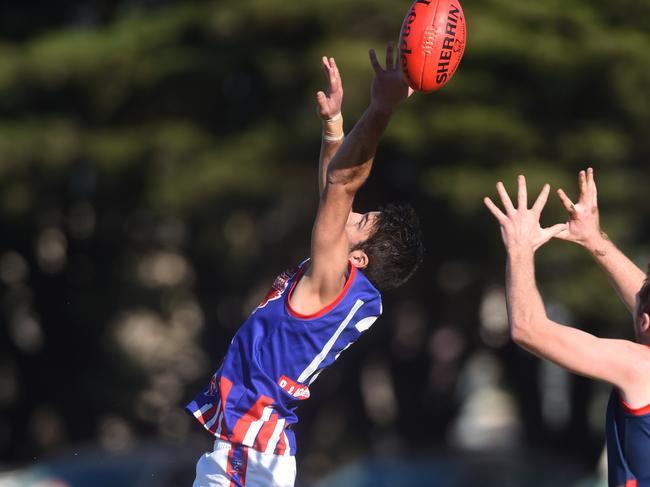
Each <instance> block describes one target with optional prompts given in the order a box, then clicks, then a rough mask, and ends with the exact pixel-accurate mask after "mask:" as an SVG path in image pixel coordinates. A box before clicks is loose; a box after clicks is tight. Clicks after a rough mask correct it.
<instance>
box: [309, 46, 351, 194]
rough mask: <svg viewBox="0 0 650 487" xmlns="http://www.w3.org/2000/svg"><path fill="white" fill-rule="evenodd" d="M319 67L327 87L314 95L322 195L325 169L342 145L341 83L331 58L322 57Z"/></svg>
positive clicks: (337, 69)
mask: <svg viewBox="0 0 650 487" xmlns="http://www.w3.org/2000/svg"><path fill="white" fill-rule="evenodd" d="M321 65H322V66H323V69H324V70H325V74H326V75H327V80H328V87H327V89H326V90H325V91H319V92H318V93H316V105H317V110H318V116H319V117H320V119H321V121H322V123H323V136H322V140H321V146H320V157H319V158H318V194H319V195H322V194H323V190H324V189H325V179H326V177H327V168H328V167H329V164H330V161H331V160H332V157H334V154H336V152H337V151H338V150H339V147H341V144H343V138H344V137H345V133H344V132H343V114H342V113H341V105H342V104H343V83H342V82H341V75H340V73H339V68H338V66H337V65H336V61H335V60H334V58H333V57H331V58H327V57H325V56H323V58H322V59H321Z"/></svg>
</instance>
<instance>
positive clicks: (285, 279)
mask: <svg viewBox="0 0 650 487" xmlns="http://www.w3.org/2000/svg"><path fill="white" fill-rule="evenodd" d="M295 272H296V271H295V269H289V270H287V271H284V272H283V273H282V274H280V275H279V276H278V277H276V278H275V281H274V282H273V285H272V286H271V289H269V292H268V293H266V296H264V299H262V302H261V303H260V305H259V306H258V308H263V307H264V306H266V305H267V304H268V303H269V301H275V300H276V299H279V298H280V296H282V294H283V293H284V291H285V290H286V289H287V285H288V284H289V279H291V276H293V275H294V273H295Z"/></svg>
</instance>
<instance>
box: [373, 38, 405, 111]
mask: <svg viewBox="0 0 650 487" xmlns="http://www.w3.org/2000/svg"><path fill="white" fill-rule="evenodd" d="M370 64H372V69H374V71H375V79H374V80H373V82H372V104H373V105H374V106H375V107H376V108H379V109H381V110H384V111H387V112H392V111H393V109H394V108H395V107H396V106H397V105H398V104H399V103H401V102H403V101H404V100H406V99H407V98H408V97H409V96H411V95H412V94H413V89H412V88H411V87H410V86H409V85H408V84H407V83H406V81H405V80H404V76H403V75H402V71H401V69H400V67H399V55H397V53H396V52H395V47H394V45H393V43H392V42H389V43H388V44H387V45H386V68H382V67H381V65H380V64H379V61H378V60H377V53H376V52H375V50H374V49H370Z"/></svg>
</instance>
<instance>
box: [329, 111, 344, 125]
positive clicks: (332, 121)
mask: <svg viewBox="0 0 650 487" xmlns="http://www.w3.org/2000/svg"><path fill="white" fill-rule="evenodd" d="M342 116H343V115H341V112H339V113H337V114H336V115H334V116H333V117H332V118H328V119H327V120H325V121H326V122H327V123H334V122H336V121H337V120H340V119H341V117H342Z"/></svg>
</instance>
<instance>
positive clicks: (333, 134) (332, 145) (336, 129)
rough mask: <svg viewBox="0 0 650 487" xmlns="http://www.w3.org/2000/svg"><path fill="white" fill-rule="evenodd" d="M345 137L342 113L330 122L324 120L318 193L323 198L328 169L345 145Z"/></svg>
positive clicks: (319, 159) (319, 161) (319, 160)
mask: <svg viewBox="0 0 650 487" xmlns="http://www.w3.org/2000/svg"><path fill="white" fill-rule="evenodd" d="M344 136H345V135H344V132H343V116H342V115H341V114H340V113H339V114H338V116H335V117H332V118H331V119H329V120H323V135H322V140H321V146H320V156H319V158H318V192H319V194H320V195H321V196H322V194H323V190H324V189H325V183H326V181H327V169H328V168H329V165H330V162H331V160H332V158H333V157H334V156H335V155H336V153H337V151H338V150H339V148H340V147H341V145H342V144H343V138H344Z"/></svg>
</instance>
